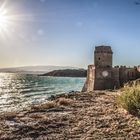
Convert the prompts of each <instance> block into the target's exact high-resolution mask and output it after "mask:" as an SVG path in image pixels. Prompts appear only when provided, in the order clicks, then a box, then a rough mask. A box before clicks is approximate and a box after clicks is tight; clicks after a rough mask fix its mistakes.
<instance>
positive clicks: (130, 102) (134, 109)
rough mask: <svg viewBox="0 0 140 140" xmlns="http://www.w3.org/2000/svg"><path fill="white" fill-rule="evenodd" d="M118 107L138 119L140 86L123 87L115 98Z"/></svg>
mask: <svg viewBox="0 0 140 140" xmlns="http://www.w3.org/2000/svg"><path fill="white" fill-rule="evenodd" d="M117 103H118V105H119V106H121V107H123V108H124V109H126V110H127V111H128V112H130V113H131V114H133V115H136V116H139V117H140V85H136V84H133V85H125V86H124V88H122V89H121V93H120V95H118V96H117Z"/></svg>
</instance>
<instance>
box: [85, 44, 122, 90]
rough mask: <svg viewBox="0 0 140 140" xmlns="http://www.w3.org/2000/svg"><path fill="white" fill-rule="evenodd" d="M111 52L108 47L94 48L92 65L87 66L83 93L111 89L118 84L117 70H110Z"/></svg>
mask: <svg viewBox="0 0 140 140" xmlns="http://www.w3.org/2000/svg"><path fill="white" fill-rule="evenodd" d="M112 54H113V52H112V50H111V47H110V46H96V47H95V50H94V65H89V66H88V70H87V80H86V83H85V85H84V87H83V91H93V90H104V89H113V88H114V87H115V85H117V86H118V83H119V69H117V68H116V69H113V68H112Z"/></svg>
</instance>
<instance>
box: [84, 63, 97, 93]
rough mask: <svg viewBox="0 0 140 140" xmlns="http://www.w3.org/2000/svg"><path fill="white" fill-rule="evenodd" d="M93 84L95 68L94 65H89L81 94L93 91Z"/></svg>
mask: <svg viewBox="0 0 140 140" xmlns="http://www.w3.org/2000/svg"><path fill="white" fill-rule="evenodd" d="M94 82H95V67H94V65H89V66H88V70H87V79H86V82H85V85H84V87H83V89H82V91H83V92H85V91H88V92H89V91H93V87H94Z"/></svg>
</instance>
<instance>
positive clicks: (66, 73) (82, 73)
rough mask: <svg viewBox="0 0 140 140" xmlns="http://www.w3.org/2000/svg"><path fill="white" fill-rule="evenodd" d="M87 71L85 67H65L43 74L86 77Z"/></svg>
mask: <svg viewBox="0 0 140 140" xmlns="http://www.w3.org/2000/svg"><path fill="white" fill-rule="evenodd" d="M86 75H87V71H86V70H84V69H65V70H54V71H51V72H48V73H45V74H42V75H41V76H58V77H86Z"/></svg>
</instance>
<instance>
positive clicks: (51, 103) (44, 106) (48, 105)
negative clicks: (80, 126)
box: [32, 101, 56, 109]
mask: <svg viewBox="0 0 140 140" xmlns="http://www.w3.org/2000/svg"><path fill="white" fill-rule="evenodd" d="M54 107H56V103H55V102H54V101H49V102H47V103H44V104H41V105H37V106H33V107H32V108H33V109H50V108H54Z"/></svg>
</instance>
